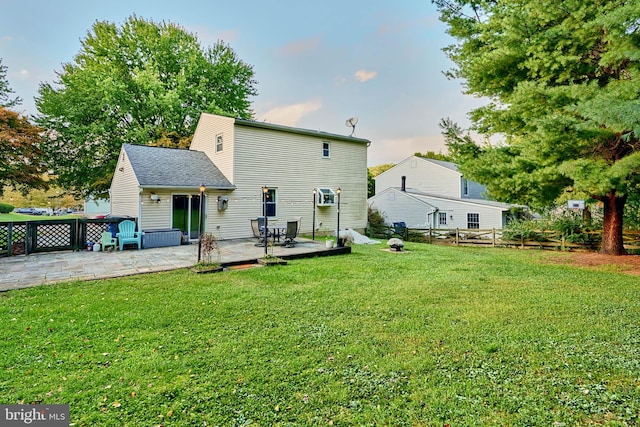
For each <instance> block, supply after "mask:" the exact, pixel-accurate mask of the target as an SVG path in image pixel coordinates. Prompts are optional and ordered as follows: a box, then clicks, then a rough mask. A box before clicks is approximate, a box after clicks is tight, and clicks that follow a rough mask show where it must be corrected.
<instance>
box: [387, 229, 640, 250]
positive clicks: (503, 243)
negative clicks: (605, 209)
mask: <svg viewBox="0 0 640 427" xmlns="http://www.w3.org/2000/svg"><path fill="white" fill-rule="evenodd" d="M376 234H377V237H399V238H401V239H404V240H406V241H418V242H426V243H432V244H448V245H456V246H459V245H467V246H484V247H518V248H521V249H553V250H570V249H590V250H597V249H599V248H600V242H601V240H602V232H601V231H591V232H585V233H581V234H580V235H577V236H564V235H562V234H561V233H560V232H558V231H551V230H538V231H535V232H533V233H532V234H534V235H535V237H534V238H525V239H506V238H503V236H502V230H501V229H497V228H493V229H462V228H454V229H436V228H406V229H394V228H393V227H389V228H388V229H386V230H384V232H383V233H381V234H380V233H376ZM623 243H624V247H625V249H627V250H629V251H637V250H640V231H638V230H625V231H623Z"/></svg>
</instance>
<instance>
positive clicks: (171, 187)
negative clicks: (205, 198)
mask: <svg viewBox="0 0 640 427" xmlns="http://www.w3.org/2000/svg"><path fill="white" fill-rule="evenodd" d="M204 185H205V187H207V190H235V189H236V186H235V185H232V186H231V187H221V186H215V185H212V186H208V185H207V184H206V183H205V184H204ZM140 188H141V189H145V188H161V189H166V190H198V191H200V186H199V185H197V186H194V185H179V186H176V185H141V186H140Z"/></svg>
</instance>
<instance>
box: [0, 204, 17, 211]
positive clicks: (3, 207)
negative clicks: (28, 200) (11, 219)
mask: <svg viewBox="0 0 640 427" xmlns="http://www.w3.org/2000/svg"><path fill="white" fill-rule="evenodd" d="M13 209H15V206H13V205H9V204H7V203H0V214H8V213H9V212H13Z"/></svg>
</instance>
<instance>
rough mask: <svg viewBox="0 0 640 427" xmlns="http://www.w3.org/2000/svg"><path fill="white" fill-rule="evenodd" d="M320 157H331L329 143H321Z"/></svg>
mask: <svg viewBox="0 0 640 427" xmlns="http://www.w3.org/2000/svg"><path fill="white" fill-rule="evenodd" d="M322 157H323V158H325V159H328V158H329V157H331V143H330V142H327V141H322Z"/></svg>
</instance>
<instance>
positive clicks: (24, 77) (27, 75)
mask: <svg viewBox="0 0 640 427" xmlns="http://www.w3.org/2000/svg"><path fill="white" fill-rule="evenodd" d="M18 76H19V79H20V80H29V78H30V77H31V73H29V71H28V70H24V69H22V70H20V72H19V73H18Z"/></svg>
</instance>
